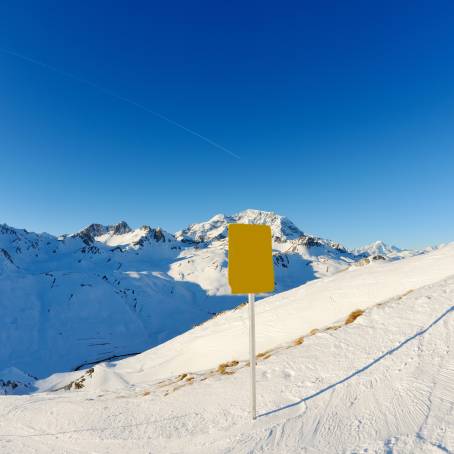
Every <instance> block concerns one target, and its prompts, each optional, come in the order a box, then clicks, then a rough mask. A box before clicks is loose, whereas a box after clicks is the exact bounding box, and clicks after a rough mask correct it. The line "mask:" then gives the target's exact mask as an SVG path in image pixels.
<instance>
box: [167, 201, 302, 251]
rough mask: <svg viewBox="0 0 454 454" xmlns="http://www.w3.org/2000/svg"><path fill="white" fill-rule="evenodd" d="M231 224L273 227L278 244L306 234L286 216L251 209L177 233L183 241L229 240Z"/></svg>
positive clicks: (222, 216)
mask: <svg viewBox="0 0 454 454" xmlns="http://www.w3.org/2000/svg"><path fill="white" fill-rule="evenodd" d="M229 224H265V225H269V226H270V227H271V231H272V235H273V239H274V240H275V241H277V242H282V241H287V240H293V239H296V238H299V237H301V236H303V235H304V233H303V232H302V231H301V230H300V229H299V228H298V227H296V225H295V224H293V222H292V221H290V219H288V218H286V217H285V216H281V215H279V214H276V213H273V212H271V211H262V210H257V209H252V208H249V209H247V210H244V211H240V212H239V213H236V214H234V215H225V214H222V213H220V214H216V215H215V216H213V217H212V218H210V219H209V220H208V221H206V222H201V223H198V224H191V225H190V226H189V227H187V228H186V229H184V230H180V231H179V232H177V233H176V237H177V238H178V239H180V240H181V241H185V242H195V243H205V242H209V241H215V240H222V239H225V238H227V227H228V225H229Z"/></svg>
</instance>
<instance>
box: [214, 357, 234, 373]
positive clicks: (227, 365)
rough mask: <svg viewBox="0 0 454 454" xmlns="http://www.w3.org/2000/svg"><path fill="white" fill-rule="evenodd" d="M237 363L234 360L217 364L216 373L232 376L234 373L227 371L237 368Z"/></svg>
mask: <svg viewBox="0 0 454 454" xmlns="http://www.w3.org/2000/svg"><path fill="white" fill-rule="evenodd" d="M238 364H239V362H238V361H237V360H236V359H235V360H233V361H229V362H228V363H222V364H219V366H218V368H217V371H218V372H219V373H220V374H222V375H232V374H234V373H235V372H234V371H232V370H229V369H230V368H231V367H235V366H238Z"/></svg>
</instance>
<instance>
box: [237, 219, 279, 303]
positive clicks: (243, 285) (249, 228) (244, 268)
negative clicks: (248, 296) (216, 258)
mask: <svg viewBox="0 0 454 454" xmlns="http://www.w3.org/2000/svg"><path fill="white" fill-rule="evenodd" d="M229 284H230V288H231V289H232V293H234V294H245V293H268V292H272V291H273V290H274V270H273V249H272V245H271V229H270V227H269V226H267V225H257V224H230V225H229Z"/></svg>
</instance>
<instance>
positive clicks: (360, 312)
mask: <svg viewBox="0 0 454 454" xmlns="http://www.w3.org/2000/svg"><path fill="white" fill-rule="evenodd" d="M363 314H364V311H363V310H362V309H356V310H355V311H353V312H352V313H351V314H350V315H349V316H348V317H347V318H346V319H345V324H346V325H349V324H350V323H353V322H354V321H355V320H356V319H357V318H358V317H361V315H363Z"/></svg>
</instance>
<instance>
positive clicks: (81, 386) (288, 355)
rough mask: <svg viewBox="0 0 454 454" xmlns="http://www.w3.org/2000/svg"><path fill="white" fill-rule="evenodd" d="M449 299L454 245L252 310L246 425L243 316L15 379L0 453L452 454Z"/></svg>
mask: <svg viewBox="0 0 454 454" xmlns="http://www.w3.org/2000/svg"><path fill="white" fill-rule="evenodd" d="M453 300H454V244H451V245H447V246H445V247H442V248H439V249H437V250H435V251H432V252H429V253H427V254H422V255H418V256H415V257H410V258H407V259H405V260H400V261H396V260H392V261H385V260H378V261H374V262H373V264H372V265H371V266H367V267H351V268H350V269H349V270H348V271H346V272H343V273H338V274H337V275H335V276H330V277H327V278H323V279H319V280H316V281H313V282H309V283H307V284H305V285H302V286H300V287H298V288H295V289H293V290H290V291H287V292H284V293H281V294H278V295H274V296H271V297H268V298H265V299H263V300H261V301H258V303H257V305H256V315H257V344H258V348H257V352H258V354H257V404H258V415H259V416H258V418H257V420H255V421H252V420H251V418H250V413H249V401H250V382H249V368H248V361H247V359H248V313H247V308H246V307H240V308H237V309H236V310H232V311H229V312H226V313H224V314H220V315H219V316H218V317H216V318H214V319H211V320H209V321H207V322H206V323H204V324H202V325H201V326H197V327H195V328H193V329H191V330H190V331H188V332H186V333H185V334H183V335H181V336H178V337H176V338H175V339H172V340H170V341H168V342H166V343H164V344H162V345H160V346H158V347H155V348H153V349H151V350H149V351H146V352H144V353H142V354H141V355H137V356H135V357H131V358H127V359H123V360H120V361H117V362H114V363H104V364H99V365H97V366H95V367H92V368H88V369H86V370H84V371H78V372H71V373H64V374H55V375H53V376H51V377H49V378H47V379H45V380H40V381H33V380H30V378H29V377H27V376H25V375H24V374H21V373H20V372H19V371H17V370H15V369H11V370H9V372H8V374H9V375H8V377H10V380H9V385H7V386H9V388H10V389H11V388H12V386H13V382H14V380H16V381H17V383H16V382H14V383H15V384H16V388H15V389H11V391H12V392H17V393H27V394H29V395H27V396H8V397H4V398H2V399H4V400H3V401H2V418H1V419H0V451H2V452H11V453H13V452H35V453H37V454H41V453H47V452H67V453H69V454H72V453H74V454H75V453H76V452H80V451H83V452H91V451H92V450H93V446H96V451H97V452H100V453H108V452H109V453H114V454H115V453H123V452H131V453H146V452H153V453H164V452H165V453H182V452H184V453H193V454H195V453H206V452H210V453H224V454H226V453H243V452H251V453H252V452H270V453H276V454H278V453H300V452H302V453H308V454H309V453H320V454H321V453H323V454H325V453H338V452H339V453H366V452H374V453H383V454H384V453H395V454H398V453H405V454H407V453H408V454H410V453H412V454H413V453H416V454H423V453H424V454H425V453H432V452H433V453H436V452H453V451H454V411H453V410H454V401H453V395H454V348H453V345H454V337H453V322H454V319H453V317H454V306H453ZM27 386H28V388H27ZM30 393H32V394H30Z"/></svg>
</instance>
